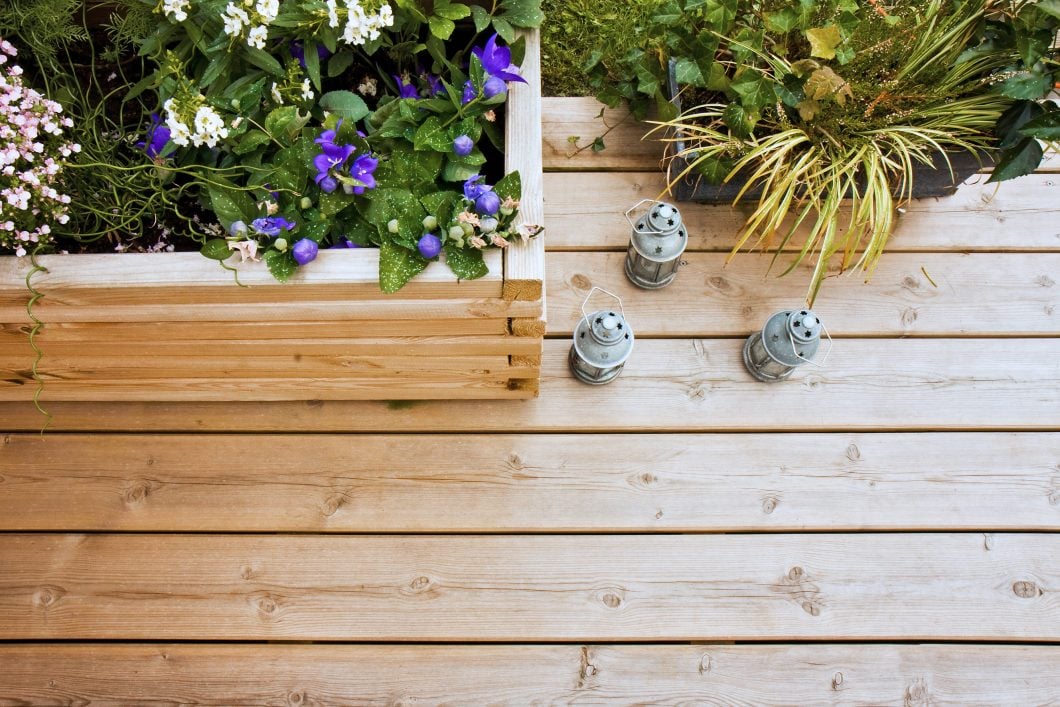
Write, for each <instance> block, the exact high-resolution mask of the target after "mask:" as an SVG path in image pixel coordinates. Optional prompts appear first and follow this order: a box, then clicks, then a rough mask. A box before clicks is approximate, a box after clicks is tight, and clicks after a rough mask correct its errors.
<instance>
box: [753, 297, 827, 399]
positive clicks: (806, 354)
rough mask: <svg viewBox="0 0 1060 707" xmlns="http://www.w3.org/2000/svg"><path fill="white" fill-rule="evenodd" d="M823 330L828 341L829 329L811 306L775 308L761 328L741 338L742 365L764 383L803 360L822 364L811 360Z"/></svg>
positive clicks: (784, 375) (782, 375)
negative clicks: (776, 310)
mask: <svg viewBox="0 0 1060 707" xmlns="http://www.w3.org/2000/svg"><path fill="white" fill-rule="evenodd" d="M822 332H823V333H824V335H825V336H827V337H828V340H829V342H831V337H830V336H828V331H827V330H826V329H825V328H824V325H823V324H821V320H820V319H818V318H817V315H816V314H814V313H813V311H812V310H809V309H788V310H784V311H782V312H777V313H776V314H774V315H773V316H771V317H770V318H769V320H768V321H766V325H765V326H764V327H762V331H758V332H755V333H754V334H751V336H749V337H748V338H747V341H746V342H744V345H743V362H744V365H745V366H747V370H748V371H750V372H751V375H752V376H754V377H755V378H757V379H758V380H760V381H764V382H766V383H774V382H776V381H781V380H784V379H785V378H787V377H788V376H790V375H791V374H792V373H794V372H795V369H796V368H798V367H799V366H802V365H803V364H807V363H813V364H814V365H815V366H823V365H824V362H823V361H822V362H821V363H819V364H818V363H814V361H813V360H812V359H813V357H814V356H815V355H817V349H818V348H819V347H820V345H821V334H822ZM830 351H831V344H830V343H829V352H830ZM827 358H828V352H826V353H825V360H827Z"/></svg>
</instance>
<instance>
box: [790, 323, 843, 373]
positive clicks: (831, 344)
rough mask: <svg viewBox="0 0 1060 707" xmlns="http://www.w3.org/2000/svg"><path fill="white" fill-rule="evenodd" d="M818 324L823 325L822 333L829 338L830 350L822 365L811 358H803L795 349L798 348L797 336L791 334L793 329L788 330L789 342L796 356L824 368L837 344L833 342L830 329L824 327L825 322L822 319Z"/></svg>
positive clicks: (825, 355) (825, 354)
mask: <svg viewBox="0 0 1060 707" xmlns="http://www.w3.org/2000/svg"><path fill="white" fill-rule="evenodd" d="M817 323H818V324H820V325H821V331H823V332H824V335H825V336H826V337H828V349H827V350H826V351H825V352H824V358H822V359H821V362H820V363H817V362H816V361H814V360H813V359H811V358H806V357H805V356H803V355H802V354H800V353H799V350H798V349H797V348H795V346H796V344H795V336H794V334H792V333H791V329H788V341H790V342H791V350H792V351H794V352H795V356H796V357H798V358H800V359H802V360H803V361H805V362H806V363H811V364H813V365H814V366H817V367H818V368H824V365H825V364H826V363H828V357H829V356H830V355H831V353H832V346H834V345H835V342H834V341H832V335H831V333H829V331H828V327H826V326H825V325H824V322H822V321H821V320H820V319H818V320H817Z"/></svg>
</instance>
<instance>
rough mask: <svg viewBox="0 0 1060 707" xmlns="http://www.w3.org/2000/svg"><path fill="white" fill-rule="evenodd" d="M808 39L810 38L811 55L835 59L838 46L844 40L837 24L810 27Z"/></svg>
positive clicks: (807, 31) (807, 33) (807, 32)
mask: <svg viewBox="0 0 1060 707" xmlns="http://www.w3.org/2000/svg"><path fill="white" fill-rule="evenodd" d="M806 39H808V40H810V56H815V57H818V58H819V59H835V50H836V47H838V46H839V43H840V42H842V41H843V37H842V35H840V33H839V28H838V27H836V26H835V25H828V26H827V27H815V28H813V29H808V30H806Z"/></svg>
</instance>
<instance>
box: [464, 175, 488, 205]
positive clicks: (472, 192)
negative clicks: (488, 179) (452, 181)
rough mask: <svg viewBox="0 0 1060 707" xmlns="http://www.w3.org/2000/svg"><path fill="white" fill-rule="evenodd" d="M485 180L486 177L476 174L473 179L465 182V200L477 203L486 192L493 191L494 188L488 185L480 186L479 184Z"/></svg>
mask: <svg viewBox="0 0 1060 707" xmlns="http://www.w3.org/2000/svg"><path fill="white" fill-rule="evenodd" d="M483 179H485V177H483V176H482V175H481V174H476V175H475V176H474V177H471V178H470V179H468V180H467V181H466V182H464V198H465V199H467V200H468V201H475V200H476V199H478V198H479V197H480V196H482V195H483V194H485V193H486V192H488V191H492V190H493V187H491V186H489V185H488V184H479V182H481V181H482V180H483Z"/></svg>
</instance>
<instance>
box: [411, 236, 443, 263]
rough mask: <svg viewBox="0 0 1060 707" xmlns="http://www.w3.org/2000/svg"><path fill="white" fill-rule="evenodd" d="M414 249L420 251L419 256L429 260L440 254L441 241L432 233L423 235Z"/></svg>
mask: <svg viewBox="0 0 1060 707" xmlns="http://www.w3.org/2000/svg"><path fill="white" fill-rule="evenodd" d="M416 248H417V250H419V251H420V255H422V256H423V257H424V258H426V259H427V260H431V259H432V258H437V257H438V254H439V253H440V252H442V241H441V239H440V238H438V236H436V235H434V234H433V233H424V234H423V237H422V238H420V241H419V243H417V244H416Z"/></svg>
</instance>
